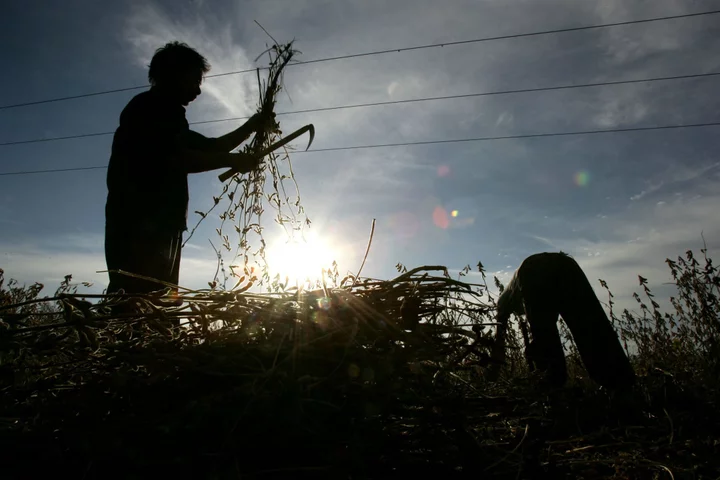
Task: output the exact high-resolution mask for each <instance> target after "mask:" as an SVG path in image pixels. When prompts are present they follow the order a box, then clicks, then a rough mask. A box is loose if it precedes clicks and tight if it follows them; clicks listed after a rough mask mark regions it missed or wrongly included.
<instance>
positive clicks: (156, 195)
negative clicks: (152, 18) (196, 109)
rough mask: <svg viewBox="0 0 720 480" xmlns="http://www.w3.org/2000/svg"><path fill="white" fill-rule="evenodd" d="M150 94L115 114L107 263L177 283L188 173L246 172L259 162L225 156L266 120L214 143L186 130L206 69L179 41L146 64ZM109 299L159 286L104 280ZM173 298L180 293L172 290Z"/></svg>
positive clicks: (118, 277) (116, 276)
mask: <svg viewBox="0 0 720 480" xmlns="http://www.w3.org/2000/svg"><path fill="white" fill-rule="evenodd" d="M149 67H150V69H149V72H148V79H149V80H150V84H151V88H150V89H149V90H148V91H145V92H143V93H140V94H138V95H136V96H135V97H134V98H133V99H132V100H130V102H129V103H128V104H127V106H126V107H125V108H124V109H123V111H122V113H121V114H120V125H119V127H118V128H117V130H116V131H115V136H114V138H113V144H112V154H111V156H110V163H109V166H108V173H107V188H108V195H107V203H106V206H105V259H106V262H107V267H108V270H111V271H112V270H124V271H127V272H130V273H134V274H138V275H142V276H145V277H150V278H153V279H156V280H159V281H160V282H167V283H170V284H173V285H177V284H178V283H179V282H178V280H179V270H180V256H181V252H180V250H181V242H182V235H183V232H184V231H185V230H187V210H188V199H189V195H188V174H190V173H199V172H206V171H210V170H215V169H218V168H234V169H237V170H239V171H240V172H242V173H247V172H250V171H252V170H253V169H255V168H257V167H258V165H259V160H256V159H254V158H253V157H251V156H250V155H247V154H243V153H229V152H230V151H231V150H233V149H235V148H236V147H237V146H238V145H240V144H241V143H242V142H243V141H245V140H246V139H247V138H248V137H249V136H250V135H251V134H252V133H254V132H256V131H258V130H260V129H263V128H265V125H266V122H267V121H268V120H269V119H267V118H265V117H263V116H260V115H258V114H256V115H254V116H253V117H252V118H250V120H248V121H247V122H246V123H245V124H244V125H242V126H240V127H239V128H238V129H236V130H234V131H232V132H230V133H228V134H226V135H224V136H221V137H218V138H208V137H205V136H203V135H201V134H199V133H197V132H193V131H191V130H190V128H189V125H188V122H187V120H186V118H185V107H186V106H187V105H188V104H189V103H190V102H192V101H193V100H195V99H196V98H197V97H198V96H199V95H200V93H201V90H200V85H201V83H202V80H203V75H204V74H206V73H207V72H208V71H209V69H210V65H209V64H208V62H207V60H206V59H205V58H204V57H203V56H202V55H200V54H199V53H198V52H196V51H195V50H194V49H192V48H190V47H188V46H187V45H186V44H184V43H180V42H171V43H168V44H167V45H165V46H163V47H162V48H159V49H158V50H157V51H156V52H155V55H154V56H153V58H152V61H151V62H150V66H149ZM109 277H110V284H109V286H108V289H107V293H108V294H110V293H117V292H119V291H120V290H123V291H124V292H125V293H131V294H145V293H150V292H154V291H158V290H163V289H165V288H167V287H166V286H165V285H163V284H162V283H158V282H155V281H149V280H143V279H139V278H135V277H131V276H128V275H123V274H120V273H113V272H111V273H110V274H109ZM174 293H175V294H176V293H177V291H175V292H174Z"/></svg>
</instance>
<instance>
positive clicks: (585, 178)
mask: <svg viewBox="0 0 720 480" xmlns="http://www.w3.org/2000/svg"><path fill="white" fill-rule="evenodd" d="M589 181H590V174H589V173H588V172H586V171H585V170H581V171H579V172H577V173H576V174H575V185H577V186H578V187H584V186H586V185H587V184H588V182H589Z"/></svg>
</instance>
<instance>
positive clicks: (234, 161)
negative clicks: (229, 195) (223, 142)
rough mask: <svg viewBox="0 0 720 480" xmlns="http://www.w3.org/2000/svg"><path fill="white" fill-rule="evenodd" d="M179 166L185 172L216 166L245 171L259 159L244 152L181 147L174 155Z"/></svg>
mask: <svg viewBox="0 0 720 480" xmlns="http://www.w3.org/2000/svg"><path fill="white" fill-rule="evenodd" d="M176 158H177V160H178V162H179V164H180V168H182V169H183V170H184V171H185V172H187V173H201V172H209V171H211V170H216V169H218V168H232V169H236V170H238V171H240V172H241V173H247V172H249V171H251V170H253V169H254V168H256V167H257V166H258V164H259V163H260V161H259V160H258V159H256V158H255V157H253V156H251V155H247V154H245V153H225V152H206V151H202V150H190V149H181V150H179V151H178V153H177V156H176Z"/></svg>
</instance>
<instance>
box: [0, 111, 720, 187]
mask: <svg viewBox="0 0 720 480" xmlns="http://www.w3.org/2000/svg"><path fill="white" fill-rule="evenodd" d="M717 126H720V122H708V123H695V124H688V125H661V126H656V127H629V128H615V129H610V130H583V131H577V132H550V133H532V134H523V135H501V136H494V137H476V138H459V139H450V140H429V141H419V142H400V143H382V144H375V145H352V146H346V147H330V148H317V149H312V150H307V151H302V150H299V151H295V152H293V153H294V154H300V153H318V152H338V151H342V150H360V149H369V148H389V147H407V146H412V145H439V144H446V143H464V142H485V141H491V140H516V139H522V138H547V137H567V136H574V135H595V134H602V133H622V132H646V131H652V130H673V129H682V128H700V127H717ZM103 168H107V166H106V165H102V166H101V165H98V166H94V167H78V168H62V169H52V170H30V171H25V172H0V176H10V175H31V174H36V173H55V172H72V171H79V170H99V169H103Z"/></svg>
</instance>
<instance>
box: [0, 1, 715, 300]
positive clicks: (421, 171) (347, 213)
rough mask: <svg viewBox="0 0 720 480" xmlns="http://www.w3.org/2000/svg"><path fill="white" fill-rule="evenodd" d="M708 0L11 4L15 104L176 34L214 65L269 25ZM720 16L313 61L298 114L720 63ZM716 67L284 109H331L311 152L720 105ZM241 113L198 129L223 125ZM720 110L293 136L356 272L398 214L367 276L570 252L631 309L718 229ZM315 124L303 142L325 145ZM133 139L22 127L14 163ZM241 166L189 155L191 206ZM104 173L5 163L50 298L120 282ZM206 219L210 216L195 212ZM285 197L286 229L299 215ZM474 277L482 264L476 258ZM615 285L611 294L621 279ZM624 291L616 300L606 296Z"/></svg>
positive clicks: (200, 270)
mask: <svg viewBox="0 0 720 480" xmlns="http://www.w3.org/2000/svg"><path fill="white" fill-rule="evenodd" d="M717 7H718V3H717V2H715V1H711V0H707V1H701V0H695V1H691V0H648V1H643V0H597V1H585V2H577V1H575V0H445V1H443V2H439V1H436V0H412V1H411V0H394V1H393V2H388V1H383V0H343V1H330V0H292V1H291V0H263V1H259V0H257V1H256V0H248V1H236V0H194V1H188V0H186V1H167V0H166V1H116V2H95V1H91V0H67V1H64V2H47V1H40V0H27V1H25V2H4V3H3V15H2V16H1V17H0V54H1V55H2V58H3V60H4V62H3V71H4V75H2V76H1V77H0V106H2V105H11V104H16V103H24V102H33V101H37V100H45V99H50V98H57V97H64V96H72V95H81V94H85V93H91V92H98V91H105V90H113V89H119V88H124V87H133V86H143V85H146V84H147V65H148V63H149V61H150V58H151V57H152V54H153V52H154V51H155V49H157V48H158V47H160V46H162V45H163V44H164V43H166V42H168V41H172V40H179V41H183V42H186V43H187V44H189V45H190V46H192V47H193V48H196V49H197V50H198V51H199V52H200V53H201V54H203V55H205V56H206V57H207V58H208V60H209V61H210V63H211V65H212V70H211V72H210V74H217V73H225V72H232V71H237V70H245V69H252V68H255V67H257V66H265V65H266V64H267V60H266V57H262V58H261V59H260V60H258V61H257V62H255V58H256V57H257V56H258V55H259V54H260V53H262V52H263V51H264V50H265V48H266V46H267V44H268V42H269V38H268V36H267V34H266V33H265V32H263V31H262V29H260V27H259V26H258V25H257V24H256V23H255V22H256V21H257V22H259V23H260V24H261V25H262V26H263V27H264V28H265V29H266V30H267V31H268V32H269V33H270V34H272V35H273V37H274V38H276V39H277V40H278V41H280V42H287V41H290V40H293V39H294V41H295V43H294V45H295V47H296V48H297V49H298V50H300V51H301V52H302V55H299V56H298V57H297V58H298V60H314V59H321V58H328V57H335V56H345V55H351V54H357V53H364V52H372V51H377V50H392V49H404V48H408V47H413V46H418V45H428V44H437V43H444V42H457V41H462V40H471V39H478V38H484V37H495V36H503V35H514V34H522V33H528V32H537V31H546V30H555V29H565V28H572V27H581V26H588V25H598V24H605V23H616V22H625V21H630V20H641V19H647V18H654V17H661V16H670V15H682V14H688V13H693V12H703V11H710V10H713V9H717ZM719 33H720V15H708V16H700V17H691V18H681V19H673V20H667V21H661V22H652V23H641V24H633V25H626V26H617V27H609V28H600V29H592V30H584V31H576V32H566V33H557V34H549V35H542V36H533V37H524V38H512V39H504V40H495V41H487V42H480V43H466V44H462V45H452V46H444V47H440V48H427V49H415V50H409V51H400V52H392V53H385V54H381V55H370V56H363V57H355V58H349V59H342V60H335V61H327V62H320V63H312V64H307V65H295V66H291V67H288V69H287V70H286V73H285V89H284V92H283V94H281V96H280V97H279V98H278V103H277V106H276V112H286V111H293V110H305V109H315V108H324V107H332V106H341V105H348V104H358V103H371V102H386V101H394V100H404V99H415V98H424V97H435V96H448V95H462V94H473V93H480V92H492V91H498V90H514V89H532V88H541V87H553V86H559V85H574V84H588V83H597V82H608V81H619V80H631V79H646V78H654V77H666V76H679V75H693V74H703V73H711V72H720V53H718V52H720V48H719V47H720V34H719ZM718 80H719V78H718V77H705V78H694V79H683V80H673V81H662V82H649V83H636V84H629V85H614V86H602V87H592V88H577V89H572V90H555V91H542V92H528V93H517V94H508V95H493V96H484V97H470V98H467V97H466V98H462V99H454V100H443V101H428V102H416V103H410V104H401V105H387V106H376V107H367V108H353V109H340V110H333V111H326V112H312V113H305V114H295V115H280V116H278V120H279V121H280V125H281V128H282V129H283V131H284V132H290V131H293V130H295V129H296V128H299V127H300V126H302V125H305V124H307V123H312V124H314V125H315V128H316V132H317V133H316V138H315V143H314V144H313V146H312V148H311V150H312V149H324V148H333V147H345V146H358V145H377V144H387V143H406V142H424V141H435V140H452V139H463V138H477V137H487V136H513V135H524V134H537V133H551V132H573V131H586V130H606V129H625V128H635V127H653V126H661V125H682V124H697V123H711V122H718V121H720V114H719V113H718V110H719V109H718V107H720V100H718V95H717V87H718ZM202 89H203V94H202V95H201V96H200V97H199V98H198V100H196V101H195V102H193V103H192V104H191V105H190V106H189V107H188V108H187V118H188V120H189V121H190V122H199V121H205V120H217V119H223V118H230V117H238V116H244V115H250V114H252V113H254V111H255V109H256V107H257V105H256V104H257V81H256V79H255V75H254V74H238V75H228V76H222V77H218V78H208V79H206V81H205V82H204V84H203V87H202ZM141 91H143V90H142V89H136V90H131V91H124V92H118V93H111V94H106V95H97V96H90V97H85V98H80V99H74V100H68V101H59V102H52V103H43V104H38V105H31V106H25V107H18V108H5V109H0V143H7V142H15V141H21V140H30V139H42V138H50V137H57V136H67V135H77V134H87V133H102V132H112V131H114V129H115V128H116V127H117V125H118V119H119V114H120V112H121V111H122V109H123V107H124V106H125V105H126V104H127V102H128V101H129V100H130V99H131V98H132V97H133V96H134V95H136V94H138V93H140V92H141ZM241 123H242V121H241V120H235V121H227V122H218V123H209V124H202V125H197V126H193V127H192V128H194V129H195V130H197V131H199V132H201V133H203V134H205V135H208V136H218V135H222V134H224V133H226V132H228V131H230V130H232V129H234V128H236V127H238V126H239V125H240V124H241ZM718 133H720V127H717V126H707V127H699V128H686V129H676V130H658V131H640V132H624V133H606V134H595V135H575V136H560V137H548V138H526V139H505V140H495V141H483V142H461V143H440V144H429V145H415V146H404V147H388V148H373V149H357V150H346V151H331V152H316V153H311V152H308V153H299V152H298V153H293V154H292V155H291V159H292V162H293V168H294V173H295V177H296V180H297V182H298V185H299V188H300V196H301V200H302V204H303V206H304V208H305V210H306V212H307V215H308V217H309V218H310V220H311V221H312V225H311V227H310V229H309V232H311V233H310V237H313V238H319V239H321V240H322V243H323V244H324V245H325V247H324V250H323V253H324V254H325V255H326V256H327V255H332V256H333V257H334V259H335V260H336V261H337V262H338V264H339V268H340V270H341V272H346V271H351V272H355V271H357V269H358V268H359V266H360V264H361V262H362V259H363V256H364V254H365V249H366V245H367V242H368V237H369V235H370V226H371V224H372V221H373V219H375V220H376V226H375V234H374V237H373V243H372V248H371V250H370V253H369V255H368V258H367V262H366V265H365V267H364V269H363V275H364V276H370V277H374V278H390V277H392V276H394V275H396V274H397V272H396V271H395V265H396V264H397V263H402V264H404V265H406V266H408V267H409V268H411V267H415V266H421V265H444V266H446V267H448V268H449V269H450V271H451V273H452V274H457V272H458V271H459V270H460V269H462V268H463V267H464V266H465V265H467V264H470V265H473V266H474V265H476V264H477V262H478V261H481V262H482V263H483V264H484V266H485V268H486V269H487V271H488V272H490V274H495V275H497V276H498V277H499V278H500V279H501V280H503V281H507V280H508V279H509V277H510V275H512V273H513V271H514V270H515V269H517V267H518V266H519V265H520V263H521V262H522V260H523V259H524V258H526V257H527V256H529V255H532V254H533V253H538V252H545V251H555V252H557V251H561V250H562V251H564V252H567V253H570V254H571V255H573V256H574V257H575V259H576V260H577V261H578V263H579V264H580V266H581V267H582V268H583V269H584V271H585V272H586V274H587V276H588V278H589V279H590V281H591V283H592V284H593V285H594V286H595V287H599V282H598V279H600V278H602V279H604V280H606V281H607V282H608V283H609V285H610V288H611V289H612V290H613V292H614V293H615V294H616V297H617V300H618V303H619V304H620V305H621V306H628V307H631V306H632V305H634V302H633V301H632V299H631V294H632V292H633V291H635V290H637V289H638V288H637V282H638V278H637V276H638V275H642V276H644V277H647V278H648V279H649V281H650V286H651V287H652V288H653V289H655V290H656V291H657V292H659V294H660V295H661V296H663V297H666V296H667V295H670V294H671V293H672V288H671V286H669V285H667V283H668V282H670V280H671V277H670V274H669V270H668V269H667V267H666V266H665V264H664V260H665V259H666V258H667V257H670V258H674V257H677V256H678V255H682V254H683V253H684V252H685V251H686V250H688V249H694V250H698V249H699V248H701V247H702V246H703V237H704V240H705V241H706V242H707V246H708V248H709V251H710V254H711V255H712V254H713V253H714V252H716V251H717V248H718V246H720V216H718V215H717V210H718V207H720V168H719V167H720V158H718V155H717V152H718V147H720V136H719V135H718ZM303 141H304V140H302V139H301V140H300V141H298V142H297V143H296V145H297V147H298V149H302V148H304V146H302V142H303ZM111 143H112V136H111V135H99V136H93V137H86V138H79V139H70V140H60V141H51V142H39V143H30V144H19V145H3V146H0V173H11V172H23V171H30V170H43V169H58V168H75V167H91V166H100V167H103V166H106V165H107V163H108V160H109V154H110V147H111ZM218 173H219V172H210V173H204V174H197V175H191V178H190V190H191V192H190V197H191V200H190V208H189V211H190V212H193V211H195V210H200V211H207V210H208V209H209V207H210V206H211V205H212V203H213V200H212V197H213V195H217V194H218V193H220V191H221V189H222V184H221V183H220V181H219V180H218V179H217V174H218ZM105 175H106V170H104V169H102V168H100V169H95V170H84V171H71V172H57V173H41V174H23V175H0V268H2V269H4V271H5V276H6V277H8V278H15V279H17V280H19V281H20V282H21V283H27V284H30V283H33V282H36V281H37V282H41V283H43V284H45V285H46V288H47V290H46V293H48V294H50V293H52V291H54V289H55V288H56V286H57V285H58V283H59V282H60V281H61V280H62V278H63V277H64V276H65V275H67V274H72V275H73V279H74V280H75V281H77V282H80V281H87V282H92V283H93V286H92V287H91V288H89V289H85V288H81V291H86V292H88V293H99V292H100V291H102V289H103V288H105V287H106V286H107V277H106V274H104V273H97V272H98V271H102V270H105V268H106V266H105V260H104V253H103V236H104V206H105V199H106V194H107V190H106V186H105ZM197 219H198V217H197V216H193V214H192V213H191V217H190V222H189V223H190V226H191V227H192V226H193V225H194V223H195V222H196V221H197ZM271 220H272V219H271V218H270V217H266V222H267V223H266V227H267V230H266V232H267V236H268V238H269V239H270V240H271V241H276V242H282V241H283V238H284V237H283V233H282V230H281V229H279V228H276V227H274V225H273V223H272V221H271ZM218 225H219V222H218V220H217V219H216V218H208V220H206V221H205V222H204V223H203V224H202V225H201V227H200V228H199V229H198V231H197V232H196V233H195V235H194V236H193V238H192V239H191V240H190V241H189V242H188V244H187V245H186V247H185V249H184V251H183V260H182V267H181V277H180V283H181V284H182V285H184V286H187V287H190V288H202V287H204V286H206V285H207V282H208V281H210V280H212V277H213V274H214V272H215V268H216V257H215V253H214V252H213V250H212V247H211V245H210V241H211V240H212V241H214V242H215V243H217V235H216V233H215V228H216V227H217V226H218ZM469 278H470V281H477V280H478V277H477V275H476V274H474V275H471V276H470V277H469ZM601 295H602V294H601ZM601 298H604V297H601Z"/></svg>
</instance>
